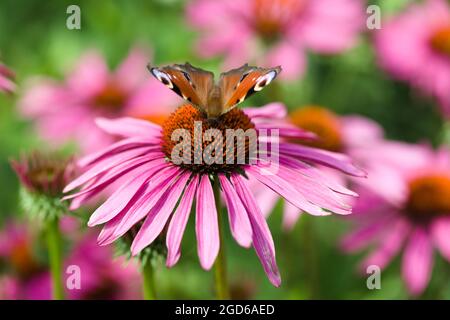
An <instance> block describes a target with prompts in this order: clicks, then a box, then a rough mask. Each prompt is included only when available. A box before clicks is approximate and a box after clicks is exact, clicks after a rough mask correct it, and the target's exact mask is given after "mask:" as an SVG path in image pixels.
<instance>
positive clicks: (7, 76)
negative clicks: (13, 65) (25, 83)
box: [0, 63, 16, 93]
mask: <svg viewBox="0 0 450 320" xmlns="http://www.w3.org/2000/svg"><path fill="white" fill-rule="evenodd" d="M12 79H14V73H13V72H12V71H11V70H10V69H8V68H7V67H6V66H5V65H4V64H2V63H0V92H7V93H11V92H14V91H15V90H16V84H15V83H14V82H13V81H12Z"/></svg>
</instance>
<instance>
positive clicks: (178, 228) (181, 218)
mask: <svg viewBox="0 0 450 320" xmlns="http://www.w3.org/2000/svg"><path fill="white" fill-rule="evenodd" d="M197 184H198V176H195V177H193V178H192V181H191V182H189V184H188V186H187V187H186V190H185V191H184V194H183V196H182V198H181V201H180V204H179V205H178V207H177V209H176V210H175V213H174V214H173V218H172V220H171V221H170V224H169V229H168V230H167V238H166V245H167V262H166V265H167V267H172V266H173V265H175V264H176V263H177V261H178V259H179V258H180V245H181V239H182V238H183V234H184V229H185V228H186V224H187V221H188V218H189V214H190V212H191V208H192V202H193V200H194V196H195V192H196V191H197Z"/></svg>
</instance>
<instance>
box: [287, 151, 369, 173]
mask: <svg viewBox="0 0 450 320" xmlns="http://www.w3.org/2000/svg"><path fill="white" fill-rule="evenodd" d="M279 148H280V153H285V154H287V155H292V156H295V157H298V158H301V159H304V160H306V161H308V160H309V161H313V162H315V163H319V164H322V165H324V166H328V167H331V168H335V169H338V170H341V171H342V172H344V173H347V174H349V175H353V176H356V177H365V176H366V173H365V172H364V171H362V170H361V169H359V168H357V167H355V165H353V164H352V162H351V160H350V159H349V158H348V157H347V156H345V155H343V154H340V153H336V152H331V151H326V150H322V149H316V148H311V147H306V146H301V145H297V144H292V143H281V144H280V146H279Z"/></svg>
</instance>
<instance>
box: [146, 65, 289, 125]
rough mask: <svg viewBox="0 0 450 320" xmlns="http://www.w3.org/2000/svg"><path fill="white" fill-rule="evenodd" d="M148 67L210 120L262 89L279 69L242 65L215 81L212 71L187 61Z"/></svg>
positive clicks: (154, 74) (156, 76) (222, 74)
mask: <svg viewBox="0 0 450 320" xmlns="http://www.w3.org/2000/svg"><path fill="white" fill-rule="evenodd" d="M147 68H148V69H149V71H150V73H151V74H152V75H153V76H154V77H155V78H156V79H158V80H159V81H160V82H161V83H163V84H164V85H166V86H167V87H169V88H170V89H171V90H173V91H174V92H175V93H177V94H178V95H179V96H180V97H182V98H183V99H185V100H186V101H188V102H189V103H191V104H192V105H194V106H195V107H196V108H198V109H199V110H200V111H202V112H204V113H205V114H206V115H207V117H208V118H213V119H214V118H217V117H219V116H221V115H223V114H225V113H227V112H228V111H230V110H231V109H233V108H234V107H236V106H237V105H238V104H239V103H241V102H242V101H244V100H245V99H246V98H248V97H249V96H251V95H252V94H253V93H255V92H258V91H261V90H262V89H263V88H264V87H265V86H267V85H268V84H269V83H271V82H272V81H273V79H275V77H276V76H277V75H278V74H279V73H280V72H281V67H279V66H278V67H275V68H259V67H253V66H249V65H248V64H244V65H243V66H242V67H240V68H237V69H233V70H230V71H228V72H224V73H221V74H220V78H219V81H218V83H215V81H214V74H213V73H212V72H210V71H206V70H203V69H200V68H196V67H194V66H192V65H191V64H189V63H185V64H173V65H168V66H164V67H152V66H150V65H148V66H147Z"/></svg>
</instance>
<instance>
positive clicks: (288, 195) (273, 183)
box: [247, 166, 329, 216]
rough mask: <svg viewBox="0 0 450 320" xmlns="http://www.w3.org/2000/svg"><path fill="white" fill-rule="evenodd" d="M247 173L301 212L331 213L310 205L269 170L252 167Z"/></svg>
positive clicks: (290, 186) (292, 187) (286, 182)
mask: <svg viewBox="0 0 450 320" xmlns="http://www.w3.org/2000/svg"><path fill="white" fill-rule="evenodd" d="M247 173H248V174H249V175H251V176H253V177H254V178H255V179H257V180H259V181H260V182H261V183H263V184H265V185H266V186H267V187H269V188H270V189H272V190H273V191H275V192H276V193H278V194H279V195H281V196H282V197H283V198H285V199H286V200H287V201H289V202H290V203H292V204H293V205H294V206H296V207H297V208H299V209H300V210H304V211H306V212H308V213H310V214H312V215H319V216H321V215H329V213H327V212H325V211H324V210H322V208H320V207H318V206H316V205H314V204H312V203H310V202H309V201H308V200H307V199H306V198H305V197H304V196H303V195H302V194H300V192H298V191H297V190H296V189H295V187H294V186H293V185H292V184H291V183H289V182H288V181H286V180H285V179H283V178H280V177H279V176H278V175H276V174H274V173H272V172H270V171H269V170H268V169H266V168H263V167H255V166H250V167H248V168H247Z"/></svg>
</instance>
